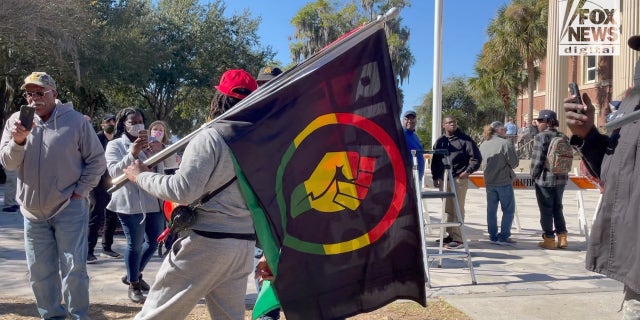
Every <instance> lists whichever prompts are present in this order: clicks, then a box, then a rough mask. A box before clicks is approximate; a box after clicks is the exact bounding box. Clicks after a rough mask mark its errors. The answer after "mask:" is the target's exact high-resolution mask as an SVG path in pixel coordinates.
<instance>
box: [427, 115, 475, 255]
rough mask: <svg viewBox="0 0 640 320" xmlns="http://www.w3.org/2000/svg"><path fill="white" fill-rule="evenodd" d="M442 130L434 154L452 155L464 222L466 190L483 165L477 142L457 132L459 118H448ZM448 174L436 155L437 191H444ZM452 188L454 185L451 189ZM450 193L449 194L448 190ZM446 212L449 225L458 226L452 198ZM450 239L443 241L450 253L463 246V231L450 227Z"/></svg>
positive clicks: (434, 162) (434, 159) (447, 201)
mask: <svg viewBox="0 0 640 320" xmlns="http://www.w3.org/2000/svg"><path fill="white" fill-rule="evenodd" d="M442 128H443V129H444V134H443V135H442V136H441V137H440V138H438V140H436V143H435V144H434V145H433V149H434V150H438V149H446V150H448V151H449V159H450V160H451V163H450V164H451V173H452V175H453V180H454V181H453V184H454V186H453V187H455V188H456V189H455V190H456V194H457V195H458V206H459V207H460V215H461V216H462V220H463V221H464V214H465V210H464V204H465V198H466V197H467V189H468V187H469V180H468V177H469V175H470V174H472V173H474V172H476V171H477V170H478V169H479V168H480V164H481V163H482V155H481V154H480V150H478V146H477V145H476V143H475V141H473V139H471V137H469V136H468V135H467V134H465V133H464V132H462V130H460V129H459V128H458V124H457V122H456V118H455V117H454V116H445V117H444V118H443V119H442ZM444 171H445V161H444V159H443V156H442V155H439V154H436V155H434V156H433V159H432V160H431V174H432V175H433V185H434V186H435V187H436V188H441V189H442V188H443V184H442V182H443V179H444ZM449 188H451V185H449ZM446 191H447V192H449V191H450V190H446ZM445 212H446V213H447V222H457V221H458V217H457V215H456V209H455V204H454V202H453V199H452V198H447V200H446V202H445ZM447 233H449V236H448V237H446V238H444V239H443V242H444V243H445V244H446V247H447V248H449V249H456V248H460V247H461V246H462V245H463V241H465V239H462V233H461V232H460V227H448V228H447Z"/></svg>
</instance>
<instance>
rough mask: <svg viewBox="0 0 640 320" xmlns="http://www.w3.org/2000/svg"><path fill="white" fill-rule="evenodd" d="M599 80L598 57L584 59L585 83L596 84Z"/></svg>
mask: <svg viewBox="0 0 640 320" xmlns="http://www.w3.org/2000/svg"><path fill="white" fill-rule="evenodd" d="M597 80H598V57H597V56H585V57H584V83H591V82H596V81H597Z"/></svg>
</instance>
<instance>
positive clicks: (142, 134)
mask: <svg viewBox="0 0 640 320" xmlns="http://www.w3.org/2000/svg"><path fill="white" fill-rule="evenodd" d="M148 137H149V133H148V132H147V130H140V131H138V138H145V139H148Z"/></svg>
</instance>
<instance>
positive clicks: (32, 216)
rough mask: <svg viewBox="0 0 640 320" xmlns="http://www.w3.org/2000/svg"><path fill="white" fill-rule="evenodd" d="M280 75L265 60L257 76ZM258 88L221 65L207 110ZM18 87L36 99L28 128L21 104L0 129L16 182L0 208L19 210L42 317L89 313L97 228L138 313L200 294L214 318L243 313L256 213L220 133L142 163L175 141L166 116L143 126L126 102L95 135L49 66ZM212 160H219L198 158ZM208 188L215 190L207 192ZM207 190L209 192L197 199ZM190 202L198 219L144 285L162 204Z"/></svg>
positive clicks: (188, 302)
mask: <svg viewBox="0 0 640 320" xmlns="http://www.w3.org/2000/svg"><path fill="white" fill-rule="evenodd" d="M281 72H282V71H281V70H280V69H279V68H277V67H274V68H272V67H266V68H263V69H261V70H260V74H259V75H258V79H259V80H260V81H261V83H262V84H263V83H265V82H266V81H269V80H271V79H273V78H274V77H276V76H277V75H279V74H280V73H281ZM257 87H258V82H256V80H255V79H254V78H253V76H251V75H250V74H249V73H247V72H246V71H244V70H240V69H237V70H228V71H226V72H225V73H223V75H222V77H221V79H220V83H219V84H218V85H217V86H215V92H214V95H213V99H212V103H211V110H210V117H211V118H213V117H216V116H218V115H220V114H222V113H224V112H225V111H227V110H228V109H229V108H231V107H232V106H233V105H235V104H236V103H238V102H239V101H240V100H242V99H244V98H245V97H246V96H247V95H249V94H250V93H251V92H253V91H255V90H256V89H257ZM21 89H22V90H25V92H24V98H25V100H26V101H27V103H28V104H29V105H30V106H32V107H34V108H35V117H34V120H33V124H34V125H33V126H30V125H28V124H26V123H22V122H21V121H20V113H19V112H17V113H15V114H13V115H12V116H11V117H10V118H9V119H8V120H7V125H5V128H4V130H3V135H2V141H1V143H0V163H1V164H2V166H3V169H5V172H6V173H7V175H11V174H12V173H15V175H16V176H17V178H16V179H15V182H16V184H17V185H14V186H13V187H12V185H11V181H12V180H11V179H8V181H7V182H8V183H7V185H6V187H5V190H6V193H5V206H4V207H3V211H4V212H15V211H17V210H20V212H21V213H22V215H23V216H24V236H25V252H26V257H27V265H28V269H29V282H30V284H31V288H32V290H33V293H34V295H35V298H36V299H35V300H36V306H37V309H38V312H39V314H40V316H41V317H42V318H43V319H58V318H59V319H63V318H66V317H67V316H68V315H70V316H71V317H72V318H74V319H89V316H88V311H89V277H88V273H87V267H86V265H87V264H93V263H96V262H98V258H97V257H96V254H95V251H94V250H95V247H96V245H97V241H98V237H99V233H100V230H102V252H101V253H102V254H101V257H103V258H107V259H123V260H124V267H125V270H126V274H125V275H124V276H123V277H122V278H121V279H116V280H118V281H121V282H123V283H125V284H126V285H127V286H128V294H127V295H128V298H129V299H130V300H131V301H133V302H136V303H144V305H143V308H142V310H141V312H140V313H139V314H138V315H137V316H136V319H180V318H184V317H186V315H187V314H188V313H189V312H190V310H191V309H192V308H193V307H194V306H195V305H196V303H197V302H198V301H199V299H200V298H202V297H204V298H205V300H207V306H208V309H209V312H210V315H211V317H212V318H213V319H218V318H229V319H241V318H244V295H245V291H246V286H247V283H246V278H247V276H248V275H249V274H250V273H251V272H252V271H254V270H255V271H256V275H257V277H258V278H259V280H260V281H262V279H271V277H270V271H268V270H269V268H268V266H266V265H265V263H264V262H263V263H261V264H259V265H258V266H256V267H255V269H254V264H253V263H252V262H251V261H252V260H253V258H254V256H255V254H256V252H258V250H259V249H257V248H254V246H255V234H254V229H253V221H252V219H251V216H250V214H249V210H248V208H247V206H246V204H245V202H244V198H243V197H242V195H241V193H240V190H239V187H238V184H237V181H236V179H235V171H234V169H233V162H232V160H231V155H230V151H229V149H228V147H227V146H226V144H225V142H224V140H222V138H221V136H220V135H219V134H218V133H217V131H216V130H215V129H214V128H210V129H208V130H203V131H202V132H201V133H200V134H199V135H198V136H197V137H195V138H194V139H193V140H194V142H193V143H189V145H188V146H187V148H186V149H185V151H184V155H183V157H180V156H177V155H174V156H171V157H168V158H166V159H165V160H164V161H162V162H160V163H159V164H158V165H156V166H154V167H153V168H147V167H145V166H144V165H143V162H144V161H145V160H146V159H148V158H149V157H151V156H153V155H155V154H157V153H158V152H161V151H162V150H163V149H164V148H165V147H166V146H168V145H169V144H170V143H171V142H170V128H169V125H168V124H167V123H166V122H164V121H155V122H153V123H151V124H150V125H147V124H148V122H147V121H146V119H145V115H144V113H143V112H142V111H141V110H138V109H135V108H124V109H122V110H120V111H118V112H117V113H116V114H115V115H114V114H106V115H105V116H104V117H103V118H102V120H101V122H100V129H101V130H100V131H99V132H98V133H96V132H95V131H94V129H93V127H92V126H91V121H90V120H91V118H90V117H88V116H86V115H83V114H81V113H80V112H77V111H76V110H74V108H73V105H72V104H71V103H62V102H61V101H60V100H59V99H58V91H57V84H56V82H55V80H54V79H53V78H52V77H51V76H50V75H48V74H47V73H44V72H33V73H32V74H30V75H28V76H27V77H26V78H25V80H24V84H23V86H22V87H21ZM87 120H89V121H87ZM70 142H72V143H70ZM44 146H46V147H47V148H48V149H47V150H46V152H43V148H44ZM210 158H215V159H218V161H216V162H211V161H202V160H203V159H210ZM42 168H47V170H43V169H42ZM177 168H180V170H177V171H176V169H177ZM203 172H209V173H207V174H203ZM125 173H126V175H127V177H128V178H129V179H130V180H132V181H133V182H134V183H128V184H125V185H124V186H122V187H121V188H119V189H117V190H115V191H114V192H113V193H112V194H109V193H108V192H107V189H109V188H110V187H111V179H112V178H114V177H117V176H120V175H123V174H125ZM226 180H229V183H226V184H225V183H224V181H226ZM177 185H179V186H181V189H180V190H176V189H175V186H177ZM216 188H220V189H221V190H216V191H215V192H213V191H212V190H215V189H216ZM11 192H14V194H13V195H12V194H11ZM15 192H17V194H15ZM206 193H210V194H211V195H212V197H211V198H208V199H207V200H204V199H202V198H203V197H201V196H202V195H203V194H206ZM214 193H215V196H214ZM197 199H200V200H201V201H202V203H200V205H199V206H198V209H197V210H198V212H199V214H198V219H197V220H196V222H195V224H193V225H192V226H191V229H190V230H189V233H188V234H187V235H186V236H183V237H181V238H180V239H176V240H175V242H173V243H172V245H173V246H172V248H173V250H171V251H169V254H167V256H166V257H165V259H164V262H163V264H162V266H161V267H160V270H159V272H158V274H157V275H156V279H155V281H153V283H152V284H150V283H151V282H150V283H147V282H146V281H145V280H144V279H143V275H142V272H143V271H144V269H145V266H146V265H147V264H148V263H149V261H150V259H151V257H152V256H153V255H154V253H155V252H156V249H157V248H158V245H159V244H158V236H159V235H160V233H161V232H162V230H163V228H164V227H165V226H166V224H167V221H166V220H165V217H164V216H163V214H162V213H161V206H162V202H163V201H175V202H179V203H191V202H195V201H196V200H197ZM12 201H16V202H15V203H14V202H12ZM18 207H19V208H18ZM119 226H121V228H122V231H123V233H124V236H125V239H126V246H125V251H124V253H123V254H121V253H118V252H115V251H114V250H113V248H112V245H113V240H114V234H115V232H116V229H117V228H118V227H119ZM203 248H207V250H203ZM212 248H215V250H211V249H212ZM204 252H208V253H209V254H207V255H203V254H202V253H204ZM205 262H206V263H205ZM211 262H215V265H213V266H212V265H211ZM203 268H205V269H203ZM204 275H207V277H206V278H203V276H204ZM194 277H195V278H194ZM196 278H197V279H196ZM196 284H197V285H196ZM63 302H64V304H63ZM279 314H280V312H279V310H274V312H271V313H269V314H267V315H265V316H264V317H263V318H262V319H264V320H270V319H278V318H279Z"/></svg>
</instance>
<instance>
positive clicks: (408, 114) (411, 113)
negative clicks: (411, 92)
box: [404, 110, 416, 118]
mask: <svg viewBox="0 0 640 320" xmlns="http://www.w3.org/2000/svg"><path fill="white" fill-rule="evenodd" d="M410 116H413V117H415V116H416V112H415V111H413V110H409V111H407V112H405V113H404V117H405V118H406V117H410Z"/></svg>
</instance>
